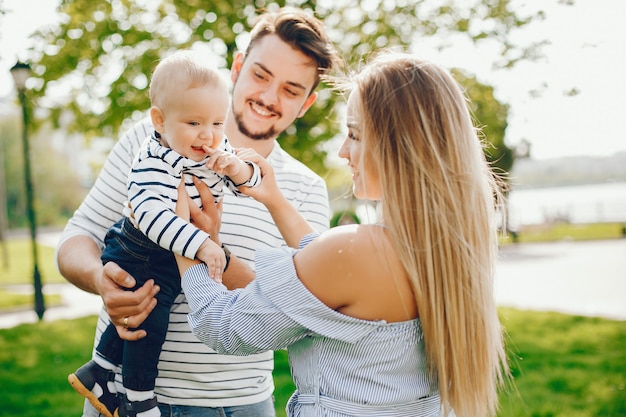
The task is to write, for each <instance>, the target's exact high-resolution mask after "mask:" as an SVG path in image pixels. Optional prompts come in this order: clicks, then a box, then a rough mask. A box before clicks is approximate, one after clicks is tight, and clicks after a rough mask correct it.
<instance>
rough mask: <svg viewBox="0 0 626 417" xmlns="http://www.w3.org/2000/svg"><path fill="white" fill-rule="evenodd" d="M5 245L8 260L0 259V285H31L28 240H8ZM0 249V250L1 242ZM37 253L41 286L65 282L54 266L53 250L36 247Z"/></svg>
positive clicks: (30, 257) (46, 247) (48, 247)
mask: <svg viewBox="0 0 626 417" xmlns="http://www.w3.org/2000/svg"><path fill="white" fill-rule="evenodd" d="M5 243H6V253H7V254H8V259H2V258H0V272H1V273H0V285H7V284H31V283H32V282H33V258H32V248H31V244H30V239H27V238H19V239H8V240H7V241H6V242H5ZM0 248H2V243H1V242H0ZM2 249H4V248H2ZM0 253H1V252H0ZM37 253H38V258H39V259H38V265H39V271H40V274H41V280H42V282H43V284H54V283H60V282H67V281H66V280H65V278H63V277H62V276H61V274H59V272H58V271H57V269H56V266H55V265H54V248H52V247H50V246H44V245H37ZM5 261H7V263H5Z"/></svg>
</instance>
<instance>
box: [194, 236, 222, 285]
mask: <svg viewBox="0 0 626 417" xmlns="http://www.w3.org/2000/svg"><path fill="white" fill-rule="evenodd" d="M196 258H198V259H199V260H201V261H202V262H204V263H205V264H206V266H207V269H208V270H209V276H210V277H211V278H213V280H215V282H217V283H221V282H222V274H223V273H224V268H225V267H226V255H225V254H224V250H223V249H222V248H221V247H220V246H219V245H218V244H217V243H215V242H213V241H212V240H211V239H207V240H205V241H204V243H202V245H201V246H200V249H198V252H197V253H196Z"/></svg>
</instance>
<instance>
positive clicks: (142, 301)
mask: <svg viewBox="0 0 626 417" xmlns="http://www.w3.org/2000/svg"><path fill="white" fill-rule="evenodd" d="M150 130H151V127H150V124H149V123H147V122H141V123H138V124H137V125H135V127H134V128H133V129H132V130H131V131H129V132H127V133H126V134H125V135H124V136H123V137H122V138H121V139H120V140H119V141H118V142H117V143H116V145H115V146H114V147H113V149H112V150H111V152H110V154H109V156H108V157H107V160H106V162H105V164H104V166H103V168H102V171H101V172H100V174H99V175H98V178H97V180H96V182H95V183H94V185H93V187H92V188H91V190H90V191H89V194H88V195H87V196H86V197H85V199H84V200H83V202H82V203H81V205H80V207H79V208H78V210H76V212H75V213H74V215H73V216H72V218H71V219H70V220H69V222H68V224H67V225H66V227H65V229H64V231H63V234H62V236H61V239H60V240H59V244H58V246H57V252H56V262H57V268H58V269H59V271H60V272H61V274H62V275H63V276H64V277H65V278H66V279H67V280H68V281H69V282H71V283H72V284H74V285H76V286H77V287H79V288H81V289H83V290H85V291H89V292H92V293H95V294H99V295H100V296H101V297H102V300H103V301H104V304H105V306H106V309H107V312H108V313H109V316H110V317H111V320H112V321H113V323H114V324H116V325H121V324H122V320H123V319H124V317H129V320H128V322H129V325H130V326H136V325H138V324H139V323H141V322H142V321H143V320H144V319H145V317H146V316H147V315H148V314H149V313H150V311H151V310H152V308H153V307H154V305H156V300H154V299H153V296H154V294H156V292H157V291H158V287H155V286H154V285H153V283H152V282H151V283H149V284H147V285H145V286H144V287H143V288H142V289H141V290H139V291H135V292H130V291H125V290H124V289H123V288H121V287H124V286H126V284H128V283H129V281H128V278H129V276H128V274H127V273H125V272H124V271H122V270H121V269H120V268H119V267H118V266H117V265H115V264H114V263H111V262H109V263H108V264H107V266H106V267H103V266H102V261H101V259H100V255H101V251H102V247H103V246H104V236H105V235H106V232H107V230H108V229H109V227H110V226H112V225H113V224H114V223H115V222H116V221H118V220H119V219H120V218H121V217H122V207H123V204H124V201H125V200H126V198H127V197H126V179H127V175H128V171H129V169H130V165H131V163H132V160H133V158H134V155H135V152H136V150H137V149H138V148H139V145H140V144H141V142H142V141H143V139H144V138H145V137H146V136H147V135H148V134H149V132H150ZM132 285H134V280H132V279H131V281H130V286H132ZM139 337H141V333H138V334H135V335H134V336H132V339H136V338H139ZM132 339H131V340H132Z"/></svg>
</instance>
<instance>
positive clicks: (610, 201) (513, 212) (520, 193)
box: [509, 182, 626, 225]
mask: <svg viewBox="0 0 626 417" xmlns="http://www.w3.org/2000/svg"><path fill="white" fill-rule="evenodd" d="M509 210H510V212H509V220H510V223H511V225H529V224H542V223H545V222H547V221H551V220H558V219H562V220H567V221H570V222H571V223H599V222H626V182H614V183H605V184H589V185H576V186H568V187H552V188H534V189H522V190H516V189H513V191H511V193H510V195H509Z"/></svg>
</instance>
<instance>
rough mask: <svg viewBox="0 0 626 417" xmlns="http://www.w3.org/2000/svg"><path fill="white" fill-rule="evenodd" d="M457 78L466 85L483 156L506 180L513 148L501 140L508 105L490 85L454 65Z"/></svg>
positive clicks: (510, 166) (505, 125) (512, 157)
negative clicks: (480, 138)
mask: <svg viewBox="0 0 626 417" xmlns="http://www.w3.org/2000/svg"><path fill="white" fill-rule="evenodd" d="M453 75H454V76H455V78H456V80H457V81H458V82H459V83H460V84H461V85H462V86H463V87H464V88H465V90H466V92H467V95H468V97H469V98H470V109H471V111H472V113H473V115H474V119H475V124H476V125H477V127H479V128H480V130H481V136H482V138H483V139H484V141H485V143H486V146H485V156H486V157H487V161H489V163H490V164H491V165H492V166H493V167H494V169H495V171H496V173H497V174H498V175H499V176H500V178H501V179H502V180H503V182H504V183H508V175H507V174H508V173H509V172H511V169H512V168H513V163H514V161H515V151H514V149H512V148H509V147H508V146H507V145H506V143H505V142H504V133H505V131H506V127H507V118H508V115H509V106H508V105H507V104H502V103H500V102H499V101H498V100H497V99H496V98H495V97H494V94H493V87H491V86H489V85H486V84H482V83H481V82H479V81H478V80H477V79H476V77H474V76H472V75H469V74H467V73H465V72H464V71H462V70H459V69H456V70H454V71H453Z"/></svg>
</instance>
